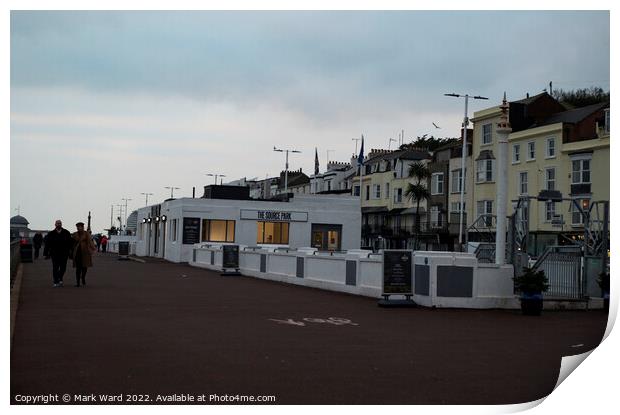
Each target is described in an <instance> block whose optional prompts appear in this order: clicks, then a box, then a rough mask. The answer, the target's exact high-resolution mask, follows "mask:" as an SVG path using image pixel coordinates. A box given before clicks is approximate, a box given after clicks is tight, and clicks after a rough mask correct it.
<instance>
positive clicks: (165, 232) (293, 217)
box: [136, 195, 361, 262]
mask: <svg viewBox="0 0 620 415" xmlns="http://www.w3.org/2000/svg"><path fill="white" fill-rule="evenodd" d="M137 218H138V231H137V237H136V255H138V256H154V257H160V258H165V259H167V260H169V261H172V262H188V261H189V260H190V259H191V254H192V250H193V248H194V245H195V244H198V245H201V244H213V245H216V244H237V245H240V246H241V247H244V246H255V247H268V248H274V247H280V248H300V247H315V248H317V249H319V250H325V251H343V250H349V249H358V248H359V245H360V238H361V234H360V233H361V213H360V202H359V198H356V197H351V196H335V195H295V196H294V197H292V198H291V199H290V200H289V201H261V200H251V199H249V198H247V199H246V200H238V199H207V198H199V199H194V198H181V199H173V200H167V201H164V202H162V203H161V204H159V205H152V206H147V207H144V208H141V209H138V210H137Z"/></svg>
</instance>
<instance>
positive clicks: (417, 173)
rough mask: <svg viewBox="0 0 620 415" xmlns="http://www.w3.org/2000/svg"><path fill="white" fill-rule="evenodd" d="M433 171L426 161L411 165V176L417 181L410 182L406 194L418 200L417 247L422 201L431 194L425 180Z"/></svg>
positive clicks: (416, 216)
mask: <svg viewBox="0 0 620 415" xmlns="http://www.w3.org/2000/svg"><path fill="white" fill-rule="evenodd" d="M430 175H431V173H430V171H429V170H428V167H426V165H425V164H424V163H421V162H416V163H413V164H412V165H411V166H409V177H411V178H413V179H415V181H416V182H415V183H409V184H408V185H407V189H406V190H405V196H406V197H407V199H409V200H410V201H412V202H416V213H415V233H416V247H417V235H419V233H420V202H421V201H422V200H428V199H429V198H430V196H431V194H430V192H429V191H428V188H427V187H426V185H425V184H422V182H423V181H426V179H427V178H428V177H430Z"/></svg>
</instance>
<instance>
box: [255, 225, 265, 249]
mask: <svg viewBox="0 0 620 415" xmlns="http://www.w3.org/2000/svg"><path fill="white" fill-rule="evenodd" d="M264 234H265V222H256V243H257V244H262V243H264V240H265V239H264Z"/></svg>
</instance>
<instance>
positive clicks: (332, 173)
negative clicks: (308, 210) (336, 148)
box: [309, 161, 356, 193]
mask: <svg viewBox="0 0 620 415" xmlns="http://www.w3.org/2000/svg"><path fill="white" fill-rule="evenodd" d="M355 171H356V168H352V167H351V163H346V162H338V161H330V162H329V163H328V164H327V171H325V172H324V173H320V174H316V175H313V176H310V186H309V188H310V189H311V192H312V193H322V192H336V191H341V190H350V189H351V186H350V181H347V180H346V179H347V176H350V175H351V174H354V173H355Z"/></svg>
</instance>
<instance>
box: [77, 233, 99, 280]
mask: <svg viewBox="0 0 620 415" xmlns="http://www.w3.org/2000/svg"><path fill="white" fill-rule="evenodd" d="M75 226H76V227H77V232H74V233H73V234H72V235H71V237H72V238H73V241H74V246H73V268H75V281H76V283H75V286H76V287H79V286H80V280H81V281H82V285H86V271H88V268H89V267H92V266H93V256H92V255H93V252H95V251H96V250H97V248H96V247H95V243H94V242H93V238H92V237H91V236H90V232H87V231H85V230H84V222H78V223H76V224H75Z"/></svg>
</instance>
